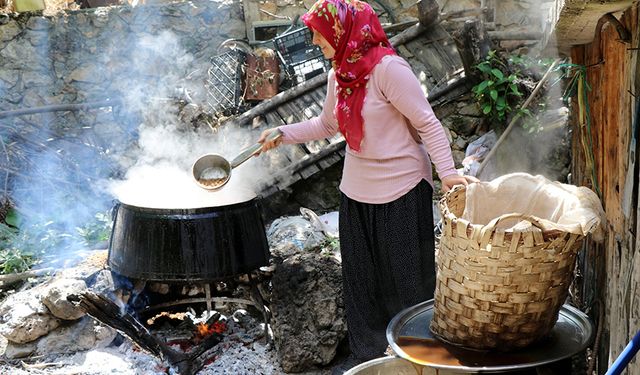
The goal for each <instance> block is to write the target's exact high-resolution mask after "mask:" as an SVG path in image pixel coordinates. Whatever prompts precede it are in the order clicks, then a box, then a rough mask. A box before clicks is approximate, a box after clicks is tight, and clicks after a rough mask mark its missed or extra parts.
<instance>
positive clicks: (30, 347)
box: [4, 341, 36, 359]
mask: <svg viewBox="0 0 640 375" xmlns="http://www.w3.org/2000/svg"><path fill="white" fill-rule="evenodd" d="M35 351H36V343H35V342H28V343H26V344H18V343H15V342H11V341H9V343H8V344H7V347H6V349H5V351H4V355H5V357H7V358H10V359H13V358H24V357H28V356H30V355H32V354H33V353H35Z"/></svg>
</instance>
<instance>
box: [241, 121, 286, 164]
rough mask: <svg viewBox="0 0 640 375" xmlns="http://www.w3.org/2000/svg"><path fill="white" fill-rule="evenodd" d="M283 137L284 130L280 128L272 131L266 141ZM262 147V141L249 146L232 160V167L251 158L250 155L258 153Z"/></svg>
mask: <svg viewBox="0 0 640 375" xmlns="http://www.w3.org/2000/svg"><path fill="white" fill-rule="evenodd" d="M280 137H282V131H280V129H276V130H274V131H272V132H271V133H270V134H269V136H268V137H267V138H266V139H265V140H264V141H265V142H272V141H275V140H276V139H278V138H280ZM261 149H262V143H256V144H254V145H253V146H250V147H247V148H246V149H245V150H244V151H242V152H241V153H240V155H238V156H236V157H235V159H233V160H232V161H231V163H230V164H231V168H232V169H233V168H235V167H237V166H239V165H240V164H242V163H244V162H245V161H247V160H249V158H250V157H252V156H253V155H255V154H257V153H258V152H259V151H260V150H261Z"/></svg>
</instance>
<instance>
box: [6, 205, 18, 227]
mask: <svg viewBox="0 0 640 375" xmlns="http://www.w3.org/2000/svg"><path fill="white" fill-rule="evenodd" d="M4 222H5V223H7V225H11V226H14V227H18V226H20V218H19V217H18V213H17V212H16V211H15V210H13V209H12V210H9V212H8V213H7V216H6V217H5V219H4Z"/></svg>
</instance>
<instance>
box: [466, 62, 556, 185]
mask: <svg viewBox="0 0 640 375" xmlns="http://www.w3.org/2000/svg"><path fill="white" fill-rule="evenodd" d="M559 62H560V59H556V60H555V61H554V62H553V64H551V66H550V67H549V69H547V72H546V73H545V74H544V76H542V78H541V79H540V81H538V83H537V84H536V87H535V88H534V89H533V91H532V92H531V94H530V95H529V97H528V98H527V100H526V101H525V102H524V104H522V106H521V107H520V109H521V110H523V109H525V108H527V107H528V106H529V104H531V102H532V101H533V98H534V97H535V96H536V94H537V93H538V91H540V89H541V88H542V84H543V83H544V82H545V81H546V80H547V78H549V75H550V74H551V71H552V70H553V68H555V67H556V65H558V63H559ZM520 113H521V111H518V113H516V115H515V116H513V118H512V119H511V122H509V125H508V126H507V128H506V129H505V130H504V132H503V133H502V135H500V138H499V139H498V141H497V142H496V144H495V145H494V146H493V148H492V149H491V150H490V151H489V153H488V154H487V156H486V157H485V158H484V160H483V161H482V163H480V166H479V167H478V172H476V177H478V178H479V177H480V174H481V173H482V171H483V170H484V168H485V167H486V166H487V162H488V161H489V159H491V157H492V156H493V155H494V154H495V153H496V150H497V149H498V147H500V145H501V144H502V143H503V142H504V140H505V139H507V136H508V135H509V133H511V130H513V125H514V124H515V123H516V121H517V120H518V119H519V118H520V116H521V115H520Z"/></svg>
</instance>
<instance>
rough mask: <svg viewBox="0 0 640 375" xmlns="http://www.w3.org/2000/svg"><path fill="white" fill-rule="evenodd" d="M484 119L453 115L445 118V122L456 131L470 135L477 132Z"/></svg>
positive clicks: (466, 135)
mask: <svg viewBox="0 0 640 375" xmlns="http://www.w3.org/2000/svg"><path fill="white" fill-rule="evenodd" d="M482 121H483V120H482V118H476V117H469V116H457V115H453V116H449V117H447V118H446V119H445V120H443V123H444V124H445V126H446V127H448V128H449V129H451V130H453V131H455V132H456V133H458V134H460V135H462V136H465V137H468V136H470V135H472V134H474V133H475V131H476V129H477V128H478V126H480V125H481V124H482Z"/></svg>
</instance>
